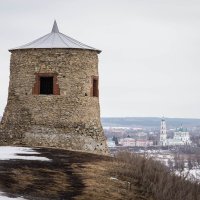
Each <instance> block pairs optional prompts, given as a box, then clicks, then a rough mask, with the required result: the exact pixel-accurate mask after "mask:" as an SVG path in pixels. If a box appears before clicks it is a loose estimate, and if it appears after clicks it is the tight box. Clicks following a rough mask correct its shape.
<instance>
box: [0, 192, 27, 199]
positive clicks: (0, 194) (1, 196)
mask: <svg viewBox="0 0 200 200" xmlns="http://www.w3.org/2000/svg"><path fill="white" fill-rule="evenodd" d="M0 200H25V199H24V198H23V197H18V198H14V197H7V196H5V194H4V193H3V192H0Z"/></svg>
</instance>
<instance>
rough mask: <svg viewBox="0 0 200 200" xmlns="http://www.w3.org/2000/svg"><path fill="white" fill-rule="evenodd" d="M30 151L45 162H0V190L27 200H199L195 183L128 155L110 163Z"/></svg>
mask: <svg viewBox="0 0 200 200" xmlns="http://www.w3.org/2000/svg"><path fill="white" fill-rule="evenodd" d="M36 151H38V152H39V153H41V154H39V155H37V156H41V157H46V158H49V159H51V161H50V162H45V161H38V160H37V161H36V160H35V161H31V160H7V161H5V160H3V161H0V191H2V192H5V194H6V195H7V196H11V197H18V196H23V197H24V198H25V199H29V200H30V199H34V200H37V199H39V200H43V199H44V200H46V199H54V200H56V199H67V200H70V199H77V200H90V199H91V200H93V199H94V200H105V199H109V200H120V199H123V200H131V199H132V200H161V199H162V200H173V199H174V200H182V199H184V200H198V199H200V186H199V185H198V184H192V183H190V182H187V181H185V180H183V179H182V178H179V177H176V176H173V175H171V174H170V172H169V171H168V170H167V169H166V168H165V167H163V166H162V165H160V164H158V163H157V162H154V161H152V160H146V159H144V158H141V157H138V156H136V155H132V154H130V153H120V154H119V155H118V156H117V157H116V158H111V157H107V156H99V155H94V154H89V153H81V152H74V151H66V150H57V149H44V148H43V149H36ZM22 156H26V154H25V155H22ZM29 156H30V155H29ZM183 196H184V198H183Z"/></svg>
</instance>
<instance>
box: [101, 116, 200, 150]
mask: <svg viewBox="0 0 200 200" xmlns="http://www.w3.org/2000/svg"><path fill="white" fill-rule="evenodd" d="M139 119H140V118H138V119H137V120H136V118H132V121H133V124H131V123H130V121H131V120H130V119H129V120H128V118H127V121H128V123H129V125H128V126H124V124H127V122H124V121H122V122H121V123H120V120H119V121H118V124H116V121H117V120H116V119H115V120H114V121H115V122H113V121H110V119H108V120H107V121H106V119H103V120H102V121H103V124H104V132H105V135H106V136H107V143H108V146H109V147H111V148H112V147H156V146H157V147H170V146H199V145H200V120H191V119H189V120H185V119H183V121H184V122H185V123H186V125H185V124H184V123H182V122H181V119H180V120H175V119H174V120H172V119H170V120H169V121H168V119H165V118H164V117H163V118H160V119H158V118H156V120H155V118H146V122H145V118H141V119H140V120H139ZM135 121H136V123H135ZM155 121H156V122H157V124H155ZM170 121H173V123H172V124H170ZM109 123H110V124H109ZM178 123H179V126H178ZM112 124H114V125H112ZM121 124H123V126H120V125H121Z"/></svg>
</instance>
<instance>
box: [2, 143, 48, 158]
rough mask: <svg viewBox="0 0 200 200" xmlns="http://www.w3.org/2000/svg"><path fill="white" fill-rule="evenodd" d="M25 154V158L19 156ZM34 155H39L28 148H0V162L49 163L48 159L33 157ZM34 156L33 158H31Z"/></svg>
mask: <svg viewBox="0 0 200 200" xmlns="http://www.w3.org/2000/svg"><path fill="white" fill-rule="evenodd" d="M20 154H26V155H27V156H24V155H20ZM35 154H38V155H39V154H40V153H38V152H36V151H34V150H33V149H31V148H28V147H11V146H1V147H0V160H15V159H19V160H38V161H50V159H48V158H45V157H39V156H35ZM32 155H34V156H32Z"/></svg>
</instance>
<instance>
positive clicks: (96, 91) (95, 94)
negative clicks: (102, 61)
mask: <svg viewBox="0 0 200 200" xmlns="http://www.w3.org/2000/svg"><path fill="white" fill-rule="evenodd" d="M92 92H93V95H92V96H93V97H98V96H99V89H98V79H97V78H93V91H92Z"/></svg>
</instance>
